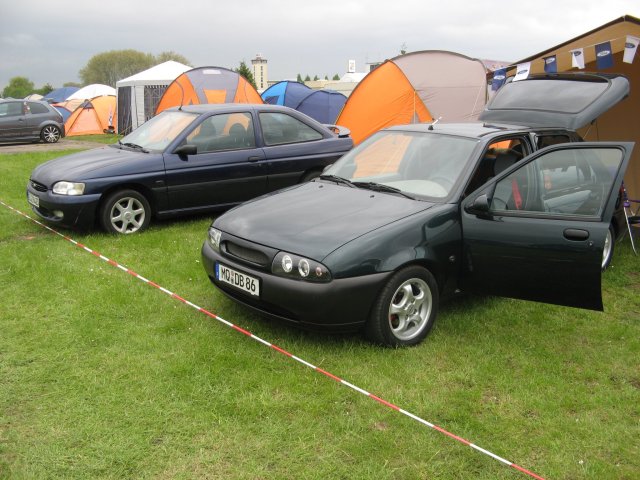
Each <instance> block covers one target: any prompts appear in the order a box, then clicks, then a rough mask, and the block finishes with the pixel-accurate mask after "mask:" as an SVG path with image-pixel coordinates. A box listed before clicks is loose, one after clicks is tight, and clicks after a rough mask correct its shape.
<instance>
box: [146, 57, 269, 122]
mask: <svg viewBox="0 0 640 480" xmlns="http://www.w3.org/2000/svg"><path fill="white" fill-rule="evenodd" d="M200 103H264V102H263V101H262V97H260V94H259V93H258V92H257V91H256V89H255V88H253V86H252V85H251V84H250V83H249V82H247V81H246V80H245V79H244V77H242V76H241V75H239V74H238V73H236V72H234V71H231V70H227V69H226V68H220V67H198V68H194V69H191V70H189V71H186V72H184V73H183V74H182V75H180V76H179V77H178V78H176V79H175V80H174V81H173V82H172V83H171V84H170V85H169V86H168V87H167V89H166V90H165V92H164V94H163V95H162V98H161V99H160V102H159V103H158V107H157V108H156V115H157V114H158V113H160V112H162V111H163V110H166V109H167V108H169V107H177V106H178V105H197V104H200Z"/></svg>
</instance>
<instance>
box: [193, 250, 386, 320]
mask: <svg viewBox="0 0 640 480" xmlns="http://www.w3.org/2000/svg"><path fill="white" fill-rule="evenodd" d="M202 262H203V265H204V269H205V271H206V272H207V275H208V276H209V279H210V280H211V282H212V283H213V284H214V285H215V286H216V287H217V288H218V289H219V290H221V291H222V292H223V293H224V294H226V295H227V296H229V297H230V298H232V299H233V300H235V301H237V302H239V303H241V304H243V305H245V306H247V307H249V308H251V309H252V310H254V311H257V312H258V313H259V314H261V315H263V316H266V317H268V318H274V319H277V320H281V321H285V322H287V323H291V324H294V325H297V326H300V327H303V328H308V329H313V330H328V331H355V330H358V329H359V328H361V327H362V326H363V325H364V323H365V322H366V320H367V318H368V317H369V312H370V310H371V307H372V305H373V303H374V302H375V300H376V299H377V296H378V294H379V292H380V289H381V288H382V286H383V285H384V284H385V283H386V281H387V280H388V278H389V276H390V275H391V274H392V273H393V272H384V273H377V274H373V275H365V276H361V277H352V278H342V279H334V280H332V281H330V282H327V283H313V282H305V281H301V280H293V279H289V278H283V277H279V276H276V275H273V274H271V273H270V272H265V271H262V270H258V269H254V268H251V267H247V265H246V264H243V263H240V262H236V261H234V260H233V259H231V258H229V257H228V256H224V257H223V256H222V255H221V254H219V253H218V252H216V251H215V250H213V249H212V248H211V246H210V245H209V243H208V242H207V241H205V242H204V244H203V246H202ZM217 262H220V263H223V264H224V265H227V266H229V267H231V268H233V269H236V270H239V271H241V272H244V273H246V274H248V275H251V276H252V277H255V278H258V279H259V281H260V298H258V299H256V298H255V297H252V296H251V295H249V294H247V293H245V292H243V291H240V290H238V289H235V288H233V287H232V286H230V285H227V284H224V283H221V282H219V281H218V280H217V279H216V278H215V266H216V263H217Z"/></svg>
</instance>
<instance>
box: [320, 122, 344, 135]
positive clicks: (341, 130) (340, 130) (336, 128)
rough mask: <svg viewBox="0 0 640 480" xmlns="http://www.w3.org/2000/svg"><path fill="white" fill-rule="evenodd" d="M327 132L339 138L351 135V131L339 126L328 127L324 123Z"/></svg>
mask: <svg viewBox="0 0 640 480" xmlns="http://www.w3.org/2000/svg"><path fill="white" fill-rule="evenodd" d="M323 125H324V126H325V127H327V128H328V129H329V130H331V131H332V132H333V133H334V134H336V135H337V136H338V137H339V138H346V137H348V136H350V135H351V130H349V129H348V128H347V127H341V126H340V125H328V124H326V123H324V124H323Z"/></svg>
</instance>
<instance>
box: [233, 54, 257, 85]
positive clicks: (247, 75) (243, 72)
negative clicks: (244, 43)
mask: <svg viewBox="0 0 640 480" xmlns="http://www.w3.org/2000/svg"><path fill="white" fill-rule="evenodd" d="M235 72H236V73H237V74H238V75H240V76H241V77H244V79H245V80H246V81H247V82H249V83H250V84H251V85H253V88H255V89H256V90H257V87H256V80H255V79H254V78H253V73H252V72H251V69H250V68H249V67H247V64H246V63H244V60H243V61H241V62H240V66H239V67H238V68H236V70H235Z"/></svg>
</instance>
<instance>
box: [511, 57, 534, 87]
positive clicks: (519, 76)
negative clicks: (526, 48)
mask: <svg viewBox="0 0 640 480" xmlns="http://www.w3.org/2000/svg"><path fill="white" fill-rule="evenodd" d="M530 71H531V62H527V63H519V64H518V66H517V67H516V76H515V77H513V81H514V82H517V81H518V80H524V79H526V78H527V77H528V76H529V72H530Z"/></svg>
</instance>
